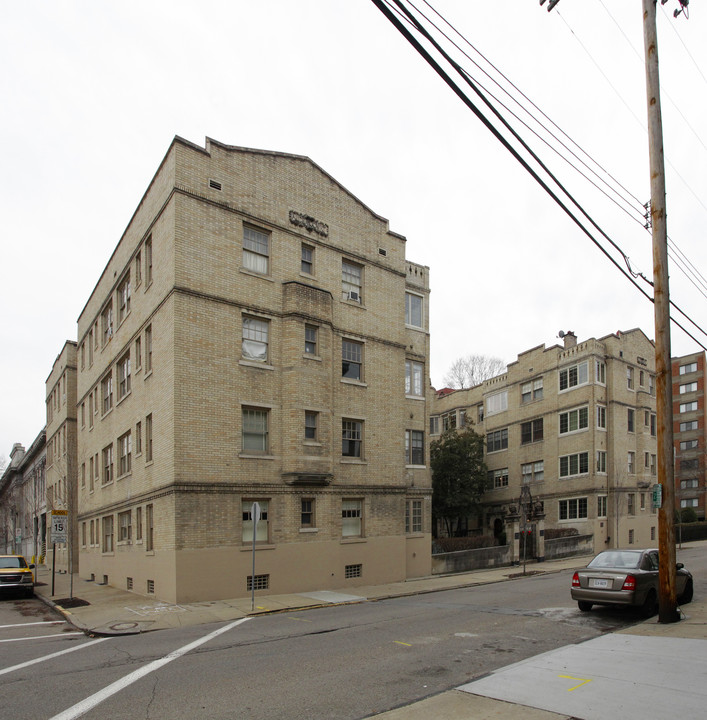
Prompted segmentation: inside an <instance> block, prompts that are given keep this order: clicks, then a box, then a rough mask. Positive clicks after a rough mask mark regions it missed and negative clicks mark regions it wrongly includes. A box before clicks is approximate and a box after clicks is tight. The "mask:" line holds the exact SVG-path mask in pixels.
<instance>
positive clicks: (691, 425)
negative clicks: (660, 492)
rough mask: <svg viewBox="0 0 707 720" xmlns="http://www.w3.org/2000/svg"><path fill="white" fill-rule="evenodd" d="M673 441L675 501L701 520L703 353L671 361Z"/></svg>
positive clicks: (705, 427)
mask: <svg viewBox="0 0 707 720" xmlns="http://www.w3.org/2000/svg"><path fill="white" fill-rule="evenodd" d="M672 375H673V442H674V447H675V502H676V505H677V507H678V509H680V510H683V509H684V508H692V509H693V510H694V511H695V512H696V514H697V517H698V518H699V519H700V520H704V518H705V487H706V484H707V483H706V482H705V464H706V463H705V460H707V457H706V456H705V453H706V452H707V450H706V449H705V448H707V445H706V443H705V441H706V440H707V404H705V353H704V351H703V352H698V353H693V354H691V355H684V356H682V357H678V358H673V359H672Z"/></svg>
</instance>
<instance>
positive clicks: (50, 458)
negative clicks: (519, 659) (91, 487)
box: [45, 340, 79, 572]
mask: <svg viewBox="0 0 707 720" xmlns="http://www.w3.org/2000/svg"><path fill="white" fill-rule="evenodd" d="M45 389H46V404H47V425H46V443H47V445H46V462H47V469H46V484H47V496H46V509H47V521H46V531H47V553H46V556H47V564H49V565H50V566H51V565H52V563H53V562H54V560H53V559H52V552H53V550H54V546H53V545H52V543H51V513H52V511H54V510H65V511H67V517H69V518H71V522H70V526H69V527H70V531H71V532H72V533H73V545H71V543H61V544H57V545H56V548H55V552H56V558H55V561H56V565H55V567H56V570H57V571H59V572H68V571H69V565H70V564H71V567H72V568H73V570H72V572H76V571H77V570H78V566H79V559H78V553H77V552H76V551H75V548H76V541H77V535H76V532H77V525H76V514H77V500H78V498H77V493H76V483H77V478H78V476H77V470H78V465H77V462H76V452H77V449H76V443H77V438H76V343H75V342H74V341H73V340H67V341H66V343H65V344H64V347H63V348H62V350H61V352H60V353H59V355H57V357H56V359H55V360H54V365H53V366H52V370H51V372H50V373H49V376H48V377H47V379H46V382H45ZM70 545H71V548H70Z"/></svg>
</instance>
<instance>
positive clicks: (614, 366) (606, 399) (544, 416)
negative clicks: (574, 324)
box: [430, 330, 658, 551]
mask: <svg viewBox="0 0 707 720" xmlns="http://www.w3.org/2000/svg"><path fill="white" fill-rule="evenodd" d="M654 380H655V348H654V345H653V343H652V341H650V340H649V339H648V338H647V337H646V336H645V335H644V334H643V332H642V331H640V330H630V331H628V332H618V333H616V334H613V335H607V336H606V337H603V338H600V339H598V340H597V339H594V338H591V339H589V340H585V341H583V342H580V343H578V342H577V338H576V336H575V335H574V334H573V333H571V332H570V333H567V334H565V336H564V346H557V345H555V346H553V347H549V348H546V347H545V346H544V345H541V346H538V347H535V348H532V349H531V350H528V351H526V352H524V353H522V354H520V355H519V356H518V359H517V360H516V361H515V362H512V363H510V364H509V366H508V368H507V372H506V373H504V374H503V375H500V376H498V377H495V378H492V379H490V380H487V381H485V382H484V383H482V384H481V385H478V386H476V387H473V388H471V389H468V390H458V391H456V392H453V393H450V394H446V395H443V394H440V395H439V396H438V397H437V398H436V399H435V400H434V402H433V404H432V407H431V415H430V435H431V437H432V439H433V440H434V439H435V436H437V435H438V433H440V432H442V431H444V430H445V429H446V428H447V427H449V426H457V427H459V426H460V425H463V424H465V423H469V422H470V423H472V424H473V426H474V429H475V430H476V431H477V432H479V433H481V434H483V435H485V437H486V444H487V447H486V462H487V465H488V468H489V478H488V485H487V487H488V489H487V491H486V493H485V494H484V497H483V513H482V517H481V518H480V524H479V528H480V529H481V530H482V531H483V532H484V533H488V534H491V533H494V534H496V535H500V534H501V532H506V531H508V530H510V527H509V526H508V525H507V521H506V518H507V517H508V516H509V514H511V512H510V511H511V509H512V507H513V506H515V507H516V508H517V507H518V502H519V498H520V494H521V488H522V487H523V486H524V485H526V486H528V487H529V488H530V492H531V496H532V499H533V501H534V502H541V503H542V508H543V510H544V513H545V519H544V524H545V528H562V527H574V528H576V529H577V530H578V531H579V533H580V534H582V535H584V534H586V535H593V539H594V549H595V551H599V550H602V549H604V548H605V547H617V546H626V545H631V544H636V545H638V546H650V545H651V544H652V543H655V542H657V526H658V518H657V513H656V512H654V511H653V509H652V506H651V485H652V484H653V483H655V482H656V481H657V478H656V467H657V462H656V414H655V413H656V411H655V382H654ZM508 539H509V540H510V537H509V538H508Z"/></svg>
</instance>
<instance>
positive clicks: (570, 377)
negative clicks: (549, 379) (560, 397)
mask: <svg viewBox="0 0 707 720" xmlns="http://www.w3.org/2000/svg"><path fill="white" fill-rule="evenodd" d="M587 367H588V366H587V363H586V361H585V362H583V363H579V364H578V365H572V366H570V367H568V368H565V369H564V370H560V392H562V391H563V390H571V389H572V388H574V387H578V386H579V385H586V383H587V382H588V380H589V378H588V369H587Z"/></svg>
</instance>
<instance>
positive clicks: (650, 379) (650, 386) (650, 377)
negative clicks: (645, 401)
mask: <svg viewBox="0 0 707 720" xmlns="http://www.w3.org/2000/svg"><path fill="white" fill-rule="evenodd" d="M648 393H649V394H650V395H655V377H653V375H651V374H649V375H648Z"/></svg>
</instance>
